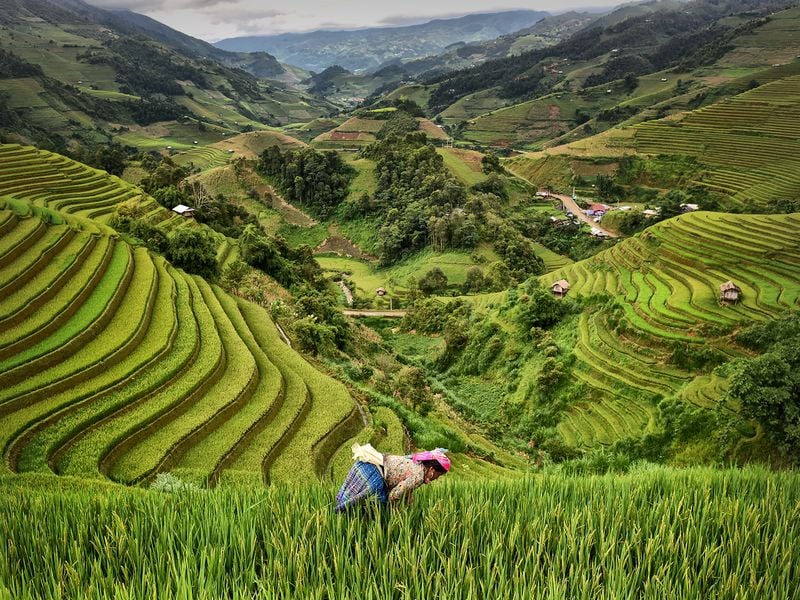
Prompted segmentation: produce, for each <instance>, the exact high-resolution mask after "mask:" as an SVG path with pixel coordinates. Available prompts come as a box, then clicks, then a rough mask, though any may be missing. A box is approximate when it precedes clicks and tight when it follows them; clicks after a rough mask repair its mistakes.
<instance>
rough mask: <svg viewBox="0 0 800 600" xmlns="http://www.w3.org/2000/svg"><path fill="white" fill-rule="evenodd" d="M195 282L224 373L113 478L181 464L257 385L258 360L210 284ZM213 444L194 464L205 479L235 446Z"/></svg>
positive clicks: (116, 470)
mask: <svg viewBox="0 0 800 600" xmlns="http://www.w3.org/2000/svg"><path fill="white" fill-rule="evenodd" d="M195 282H196V283H197V285H198V287H199V289H200V292H201V294H202V297H203V301H204V303H205V305H206V306H207V307H208V309H209V310H210V313H211V316H212V317H213V319H214V324H215V326H216V328H217V331H218V332H219V337H220V338H221V340H222V349H221V351H222V353H223V355H224V357H225V369H224V371H223V372H222V373H220V374H219V376H218V377H216V378H215V381H214V382H213V385H212V386H210V387H209V389H208V390H207V391H206V392H205V394H203V396H201V397H200V398H199V399H198V400H199V401H198V402H196V403H195V404H194V405H193V406H190V407H188V409H187V410H185V412H182V413H181V414H179V415H177V416H176V418H174V419H172V420H169V421H167V420H164V421H163V422H162V423H161V424H160V427H159V428H158V429H157V430H155V431H153V432H152V434H151V435H149V436H148V437H147V438H146V439H144V440H143V441H142V442H141V443H139V444H138V445H137V446H136V447H135V448H132V449H131V450H130V451H129V452H127V453H126V454H125V455H124V456H123V457H122V458H121V459H120V460H119V461H117V463H116V464H115V465H114V470H113V471H112V472H111V474H112V477H117V478H118V479H123V478H124V479H125V480H127V481H132V480H141V479H143V478H145V477H148V476H149V475H150V474H151V473H153V472H155V471H156V470H164V469H169V468H171V467H172V466H173V465H175V464H177V463H178V462H180V460H181V458H182V456H183V454H184V453H185V452H186V451H187V450H190V449H191V448H192V447H193V446H194V445H195V444H198V443H200V442H201V441H202V440H204V439H205V436H207V435H209V434H211V433H214V431H215V430H216V429H217V428H220V427H224V425H225V424H226V423H227V421H228V420H229V419H230V418H231V417H232V416H234V415H235V414H236V412H238V411H239V410H240V409H241V408H242V406H244V405H246V404H247V402H248V401H249V399H250V398H251V396H252V394H253V391H254V389H255V388H256V386H257V384H258V371H257V368H256V362H255V359H254V358H253V355H252V354H251V353H250V351H249V350H248V348H247V346H246V345H245V343H244V342H243V341H242V339H241V338H240V337H239V335H238V334H237V332H236V329H235V328H234V326H233V324H232V323H231V322H230V320H229V319H228V317H227V316H226V314H225V311H224V310H223V308H222V306H220V303H219V300H218V299H217V298H216V296H215V295H214V293H213V291H212V290H211V287H210V286H209V285H208V283H206V282H205V280H203V279H200V278H196V279H195ZM203 351H205V349H203ZM214 441H215V442H216V445H210V446H209V445H204V448H205V450H211V449H213V451H214V454H211V455H207V454H205V452H201V454H202V456H201V460H200V461H199V462H198V461H197V456H196V455H195V457H194V458H193V462H190V464H189V466H190V468H191V467H195V468H197V467H200V468H201V469H203V468H204V467H205V468H206V469H207V471H206V474H210V473H211V471H212V470H213V467H214V466H215V465H216V464H217V462H218V460H219V459H220V458H221V457H222V453H223V452H224V451H225V450H227V449H228V448H230V446H229V445H226V443H227V444H232V443H233V442H235V441H236V440H235V439H230V438H228V439H227V440H226V439H225V438H223V439H222V447H221V448H220V446H219V441H220V440H219V439H218V438H216V437H215V439H214Z"/></svg>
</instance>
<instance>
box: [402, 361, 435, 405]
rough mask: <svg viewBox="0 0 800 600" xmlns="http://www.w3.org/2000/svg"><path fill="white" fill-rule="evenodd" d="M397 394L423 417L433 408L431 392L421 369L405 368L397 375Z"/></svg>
mask: <svg viewBox="0 0 800 600" xmlns="http://www.w3.org/2000/svg"><path fill="white" fill-rule="evenodd" d="M396 393H397V394H398V395H399V396H400V398H402V399H403V401H404V402H406V403H407V404H408V405H410V406H411V409H412V410H414V411H416V412H418V413H419V414H421V415H423V416H424V415H426V414H428V413H429V412H430V410H431V408H433V402H432V401H431V390H430V387H429V386H428V382H427V381H426V380H425V373H424V372H423V371H422V369H420V368H419V367H403V368H402V369H401V370H400V372H399V373H398V374H397V388H396Z"/></svg>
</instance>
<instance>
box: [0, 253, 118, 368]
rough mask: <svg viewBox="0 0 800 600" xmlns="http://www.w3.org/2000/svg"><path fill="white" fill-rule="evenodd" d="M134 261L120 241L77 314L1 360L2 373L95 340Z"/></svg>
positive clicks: (67, 352) (70, 350)
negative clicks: (77, 343)
mask: <svg viewBox="0 0 800 600" xmlns="http://www.w3.org/2000/svg"><path fill="white" fill-rule="evenodd" d="M131 264H132V257H131V252H130V249H129V247H128V246H127V245H125V244H116V245H115V246H114V250H113V255H112V258H111V262H110V263H109V265H108V269H107V270H106V272H105V273H104V276H103V278H102V279H101V280H100V282H99V283H98V285H97V287H96V288H95V289H94V290H93V292H92V293H91V295H90V296H89V298H88V299H87V301H86V302H85V303H83V304H82V305H81V307H80V308H79V309H78V311H77V312H76V313H75V315H74V316H73V317H72V318H71V319H70V320H69V321H68V322H67V323H66V324H65V325H64V326H63V327H61V328H60V329H59V330H58V331H56V332H55V333H54V334H53V335H51V336H50V337H48V338H47V339H45V340H43V341H41V342H39V343H38V344H36V345H34V346H32V347H31V348H29V349H27V350H25V351H23V352H20V353H18V354H16V355H14V356H12V357H10V358H8V359H6V360H4V361H2V362H0V372H3V373H7V372H8V371H10V370H11V369H13V368H15V367H18V366H20V365H30V364H31V361H33V360H34V359H39V358H41V357H44V356H48V360H54V362H59V360H58V359H56V358H55V356H56V354H58V355H60V354H67V355H68V354H70V353H71V352H72V351H73V350H72V348H71V347H70V346H68V344H69V343H71V342H73V343H74V342H76V340H84V339H91V337H93V335H94V334H95V333H96V331H95V329H97V328H98V326H102V325H101V324H102V323H103V320H104V316H105V317H108V316H109V315H108V314H107V313H106V309H107V308H108V307H109V303H111V302H112V299H113V298H114V297H115V295H116V294H118V293H123V294H124V291H125V289H126V288H127V284H128V281H127V280H129V278H130V275H131V274H132V271H131ZM118 298H119V297H118ZM111 314H113V312H112V313H111Z"/></svg>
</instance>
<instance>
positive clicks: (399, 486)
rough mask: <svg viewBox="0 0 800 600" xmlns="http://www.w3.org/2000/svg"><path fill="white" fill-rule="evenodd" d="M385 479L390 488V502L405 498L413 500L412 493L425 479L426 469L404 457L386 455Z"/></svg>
mask: <svg viewBox="0 0 800 600" xmlns="http://www.w3.org/2000/svg"><path fill="white" fill-rule="evenodd" d="M383 469H384V479H385V480H386V487H387V488H389V500H390V501H391V502H397V501H398V500H400V499H401V498H402V497H403V496H408V497H409V499H410V498H411V494H412V492H413V491H414V490H415V489H417V488H418V487H419V486H421V485H422V484H423V482H424V479H425V469H424V468H423V467H422V465H418V464H417V463H415V462H414V461H412V460H411V459H408V458H405V457H404V456H394V455H391V454H390V455H386V456H385V457H384V461H383Z"/></svg>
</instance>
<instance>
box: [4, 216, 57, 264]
mask: <svg viewBox="0 0 800 600" xmlns="http://www.w3.org/2000/svg"><path fill="white" fill-rule="evenodd" d="M46 232H47V228H46V227H45V226H44V224H43V223H42V221H41V220H40V219H36V218H28V219H22V220H21V221H19V222H18V224H17V226H16V227H15V228H14V230H13V231H12V232H11V233H10V234H9V235H7V236H3V243H2V245H0V259H2V261H3V264H8V263H11V262H12V261H15V260H16V259H17V257H19V256H21V255H22V254H23V253H24V252H25V251H26V250H27V249H28V248H30V247H31V246H33V245H34V244H35V243H36V242H37V241H38V240H39V238H40V237H42V236H43V235H44V234H45V233H46Z"/></svg>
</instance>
